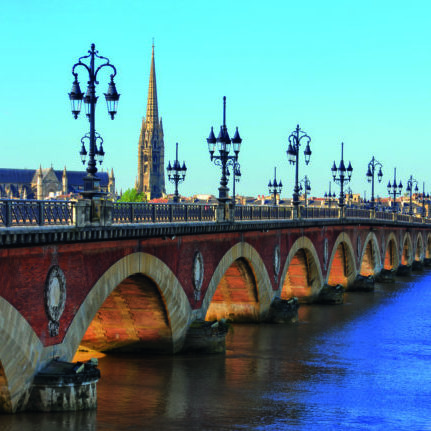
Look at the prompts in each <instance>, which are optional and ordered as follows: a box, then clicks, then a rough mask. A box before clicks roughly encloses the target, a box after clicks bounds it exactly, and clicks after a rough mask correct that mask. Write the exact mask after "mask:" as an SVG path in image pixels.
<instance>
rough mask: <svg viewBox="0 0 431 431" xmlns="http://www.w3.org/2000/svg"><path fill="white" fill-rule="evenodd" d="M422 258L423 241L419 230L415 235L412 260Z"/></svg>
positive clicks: (420, 259) (420, 260)
mask: <svg viewBox="0 0 431 431" xmlns="http://www.w3.org/2000/svg"><path fill="white" fill-rule="evenodd" d="M423 258H424V241H423V238H422V234H421V233H420V232H419V233H418V234H417V237H416V247H415V257H414V260H416V261H419V262H422V260H423Z"/></svg>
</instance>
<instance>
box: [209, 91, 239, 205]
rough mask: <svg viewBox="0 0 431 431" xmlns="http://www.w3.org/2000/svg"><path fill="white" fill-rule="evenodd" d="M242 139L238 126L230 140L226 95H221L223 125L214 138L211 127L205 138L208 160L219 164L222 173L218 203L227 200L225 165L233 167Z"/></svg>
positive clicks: (227, 189)
mask: <svg viewBox="0 0 431 431" xmlns="http://www.w3.org/2000/svg"><path fill="white" fill-rule="evenodd" d="M241 142H242V139H241V137H240V136H239V132H238V127H237V128H236V131H235V134H234V136H233V138H232V140H231V139H230V137H229V133H228V131H227V127H226V96H224V97H223V125H222V126H220V133H219V135H218V137H217V139H216V137H215V135H214V130H213V128H212V127H211V131H210V134H209V136H208V138H207V143H208V151H209V153H210V160H211V161H213V162H214V164H215V165H217V166H221V169H222V175H221V179H220V187H219V189H218V190H219V197H218V200H219V202H220V203H225V202H227V201H228V200H229V188H228V187H227V184H228V179H227V172H228V170H227V167H228V166H232V167H233V168H234V169H235V163H236V162H237V161H238V154H239V151H240V147H241ZM216 144H217V150H218V152H219V154H218V155H214V151H215V146H216ZM231 144H233V152H234V154H233V155H229V153H230V147H231Z"/></svg>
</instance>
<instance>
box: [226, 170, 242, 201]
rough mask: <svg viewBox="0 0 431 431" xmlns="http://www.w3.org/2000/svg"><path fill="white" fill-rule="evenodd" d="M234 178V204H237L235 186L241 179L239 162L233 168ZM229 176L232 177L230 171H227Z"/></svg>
mask: <svg viewBox="0 0 431 431" xmlns="http://www.w3.org/2000/svg"><path fill="white" fill-rule="evenodd" d="M232 172H233V178H232V204H233V205H235V204H236V192H235V184H236V183H239V181H240V179H241V165H240V164H239V163H238V162H234V163H233V166H232ZM226 175H227V176H229V175H230V172H229V169H228V170H227V174H226Z"/></svg>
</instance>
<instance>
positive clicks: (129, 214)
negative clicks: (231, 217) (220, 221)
mask: <svg viewBox="0 0 431 431" xmlns="http://www.w3.org/2000/svg"><path fill="white" fill-rule="evenodd" d="M216 208H217V205H214V204H211V205H210V204H208V205H205V204H182V203H179V204H174V203H168V204H152V203H140V202H114V208H113V212H112V222H113V223H167V222H170V223H175V222H197V221H214V220H215V218H216V216H215V214H216Z"/></svg>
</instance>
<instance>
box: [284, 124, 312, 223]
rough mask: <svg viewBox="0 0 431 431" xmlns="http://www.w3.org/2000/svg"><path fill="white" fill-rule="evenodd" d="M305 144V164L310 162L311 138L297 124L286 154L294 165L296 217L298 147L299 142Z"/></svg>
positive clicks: (295, 205) (296, 210)
mask: <svg viewBox="0 0 431 431" xmlns="http://www.w3.org/2000/svg"><path fill="white" fill-rule="evenodd" d="M302 141H304V143H305V144H306V147H305V150H304V157H305V164H306V165H308V164H309V163H310V157H311V149H310V142H311V138H310V137H309V136H308V135H307V134H306V133H305V132H304V131H302V130H301V129H300V128H299V124H298V125H297V126H296V129H295V130H294V131H293V132H292V133H291V134H290V136H289V146H288V148H287V151H286V153H287V156H288V159H289V163H290V164H291V165H295V186H294V188H293V206H294V208H295V214H296V216H297V217H298V205H299V192H300V191H301V190H300V188H299V148H300V146H301V144H302V143H303V142H302Z"/></svg>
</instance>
